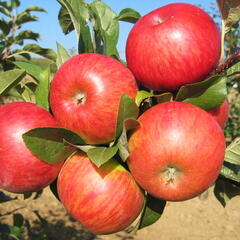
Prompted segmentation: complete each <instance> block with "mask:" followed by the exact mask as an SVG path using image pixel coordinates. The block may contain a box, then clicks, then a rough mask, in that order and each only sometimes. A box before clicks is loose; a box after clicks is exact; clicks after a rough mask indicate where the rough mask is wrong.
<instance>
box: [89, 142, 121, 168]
mask: <svg viewBox="0 0 240 240" xmlns="http://www.w3.org/2000/svg"><path fill="white" fill-rule="evenodd" d="M117 151H118V146H117V145H114V146H112V147H95V148H92V149H89V150H88V151H87V155H88V157H89V158H90V160H91V161H92V162H93V163H94V164H95V165H96V166H97V167H100V166H102V165H103V164H104V163H106V162H108V161H109V160H110V159H112V158H113V156H114V155H115V154H116V153H117Z"/></svg>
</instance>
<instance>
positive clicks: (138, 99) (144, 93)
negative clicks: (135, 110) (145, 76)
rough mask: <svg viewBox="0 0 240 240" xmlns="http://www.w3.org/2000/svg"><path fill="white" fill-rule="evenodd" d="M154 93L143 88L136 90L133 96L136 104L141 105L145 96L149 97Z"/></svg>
mask: <svg viewBox="0 0 240 240" xmlns="http://www.w3.org/2000/svg"><path fill="white" fill-rule="evenodd" d="M153 96H154V94H153V93H151V92H148V91H145V90H141V91H138V92H137V96H136V98H135V102H136V104H137V105H138V106H140V105H141V103H142V102H143V101H144V100H145V99H146V98H150V97H153Z"/></svg>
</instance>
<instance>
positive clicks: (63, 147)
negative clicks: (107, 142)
mask: <svg viewBox="0 0 240 240" xmlns="http://www.w3.org/2000/svg"><path fill="white" fill-rule="evenodd" d="M64 139H65V140H66V141H67V142H70V143H73V144H76V145H80V144H82V145H83V144H85V142H84V141H83V140H82V138H81V137H80V136H79V135H77V134H76V133H74V132H72V131H70V130H68V129H65V128H53V127H45V128H34V129H31V130H30V131H28V132H26V133H24V134H23V140H24V143H25V144H26V146H27V147H28V149H29V150H30V151H31V152H32V153H33V154H35V155H36V156H37V157H39V158H40V159H42V160H43V161H45V162H47V163H50V164H56V163H59V162H62V161H64V160H65V159H66V158H67V157H69V156H70V155H71V154H72V153H73V152H74V151H75V148H73V147H72V146H70V145H69V144H67V143H66V141H64Z"/></svg>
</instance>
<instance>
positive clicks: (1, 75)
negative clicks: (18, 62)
mask: <svg viewBox="0 0 240 240" xmlns="http://www.w3.org/2000/svg"><path fill="white" fill-rule="evenodd" d="M24 76H25V71H24V70H21V69H14V70H9V71H6V72H0V95H3V94H5V93H6V92H8V91H9V90H10V89H11V88H13V87H15V86H16V85H17V84H18V83H19V82H20V81H21V80H22V79H23V77H24Z"/></svg>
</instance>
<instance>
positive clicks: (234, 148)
mask: <svg viewBox="0 0 240 240" xmlns="http://www.w3.org/2000/svg"><path fill="white" fill-rule="evenodd" d="M224 161H225V162H229V163H232V164H236V165H240V137H239V138H235V139H234V141H233V142H232V143H231V144H230V145H229V146H228V147H227V149H226V152H225V158H224Z"/></svg>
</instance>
